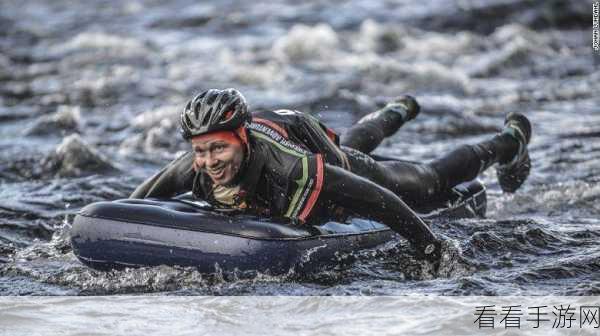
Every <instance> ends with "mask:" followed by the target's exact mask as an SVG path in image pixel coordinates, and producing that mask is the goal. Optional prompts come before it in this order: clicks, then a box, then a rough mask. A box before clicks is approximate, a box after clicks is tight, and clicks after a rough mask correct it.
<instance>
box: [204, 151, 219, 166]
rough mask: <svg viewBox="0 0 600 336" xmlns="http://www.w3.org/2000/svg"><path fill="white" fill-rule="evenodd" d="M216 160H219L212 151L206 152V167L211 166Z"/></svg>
mask: <svg viewBox="0 0 600 336" xmlns="http://www.w3.org/2000/svg"><path fill="white" fill-rule="evenodd" d="M218 162H219V160H218V159H217V157H216V156H215V155H214V154H213V153H210V152H209V153H207V154H206V166H207V167H212V166H214V165H216V164H217V163H218Z"/></svg>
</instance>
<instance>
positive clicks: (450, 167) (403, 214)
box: [131, 89, 531, 262]
mask: <svg viewBox="0 0 600 336" xmlns="http://www.w3.org/2000/svg"><path fill="white" fill-rule="evenodd" d="M418 113H419V105H418V104H417V102H416V101H415V100H414V99H413V98H412V97H409V96H403V97H399V98H397V99H395V100H394V101H392V102H390V103H388V104H387V105H386V106H385V107H384V108H383V109H381V110H378V111H376V112H373V113H371V114H369V115H367V116H366V117H365V118H363V119H361V120H360V121H359V122H358V123H357V124H356V125H354V126H353V127H352V128H350V130H349V131H348V132H347V133H346V134H345V135H344V137H343V138H342V139H341V140H340V139H339V137H338V136H337V135H336V134H335V132H333V131H332V130H331V129H329V128H328V127H326V126H325V125H323V124H321V123H320V122H319V121H317V120H316V119H315V118H313V117H312V116H310V115H307V114H304V113H301V112H297V111H290V110H277V111H261V112H256V113H253V114H251V113H250V112H249V111H248V105H247V103H246V100H245V98H244V97H243V96H242V94H241V93H240V92H239V91H237V90H235V89H226V90H217V89H211V90H208V91H205V92H203V93H201V94H199V95H197V96H196V97H194V98H193V99H191V100H190V101H189V102H188V103H187V105H186V106H185V108H184V110H183V111H182V113H181V128H182V134H183V137H184V139H186V140H188V141H191V144H192V149H193V151H190V152H188V153H186V154H185V155H183V156H181V157H179V158H178V159H176V160H175V161H173V162H172V163H170V164H169V165H168V166H167V167H165V168H164V169H163V170H162V171H160V172H159V173H158V174H156V175H154V176H153V177H151V178H150V179H148V180H147V181H145V182H144V183H143V184H142V185H140V186H139V187H138V188H137V189H136V190H135V191H134V192H133V194H132V195H131V197H132V198H146V197H158V198H161V197H172V196H174V195H176V194H179V193H183V192H187V191H189V190H192V191H193V194H194V196H195V197H197V198H200V199H203V200H206V201H207V202H209V203H211V204H212V205H214V206H215V207H217V208H227V209H232V208H233V209H239V210H242V211H246V212H250V213H253V214H257V215H260V216H269V217H276V218H286V219H288V220H289V221H290V222H291V224H292V225H303V224H305V223H310V224H318V223H320V222H323V221H326V220H330V219H338V220H343V218H344V217H345V216H349V215H353V216H359V217H363V218H368V219H373V220H376V221H379V222H381V223H383V224H385V225H387V226H389V227H390V228H391V229H393V230H394V231H396V232H398V233H399V234H401V235H402V236H404V237H405V238H406V239H408V241H409V242H410V243H411V245H412V246H413V247H414V248H415V250H416V254H417V255H418V256H421V257H424V258H426V259H428V260H430V261H433V262H436V261H438V260H439V257H440V244H441V242H440V241H439V240H438V239H437V238H436V236H435V235H434V234H433V232H432V231H431V230H430V229H429V227H428V226H427V225H426V224H425V223H424V222H423V221H422V220H421V219H420V218H419V217H418V216H417V215H416V214H415V212H414V211H413V210H412V209H411V207H418V206H419V205H420V204H421V205H422V204H426V203H427V202H429V201H431V200H432V199H434V198H435V197H436V195H439V194H440V193H441V192H444V191H447V190H448V189H450V188H452V187H454V186H456V185H458V184H460V183H462V182H466V181H470V180H472V179H474V178H475V177H476V176H477V175H478V174H479V173H481V172H482V171H484V170H485V169H487V168H488V167H490V166H491V165H493V164H495V163H499V166H498V170H497V172H498V178H499V182H500V186H501V187H502V189H503V190H504V191H506V192H513V191H515V190H516V189H517V188H519V187H520V186H521V184H522V183H523V182H524V181H525V179H526V178H527V176H528V174H529V169H530V161H529V154H528V151H527V144H528V143H529V139H530V137H531V126H530V124H529V121H528V120H527V118H526V117H525V116H523V115H521V114H517V113H511V114H509V115H508V116H507V118H506V121H505V127H504V130H503V131H502V132H501V133H499V134H497V135H495V136H494V137H492V138H491V139H489V140H486V141H483V142H481V143H478V144H475V145H466V146H462V147H460V148H458V149H456V150H455V151H453V152H450V153H448V154H446V155H444V156H442V157H441V158H439V159H437V160H434V161H432V162H429V163H409V162H399V161H384V162H378V161H376V160H374V159H373V158H372V157H371V156H369V153H370V151H372V150H373V149H375V148H376V147H377V145H379V144H380V143H381V141H383V139H384V138H385V137H388V136H390V135H392V134H394V133H395V132H396V131H397V130H398V129H399V128H400V126H402V124H404V123H405V122H407V121H409V120H412V119H413V118H415V117H416V116H417V114H418Z"/></svg>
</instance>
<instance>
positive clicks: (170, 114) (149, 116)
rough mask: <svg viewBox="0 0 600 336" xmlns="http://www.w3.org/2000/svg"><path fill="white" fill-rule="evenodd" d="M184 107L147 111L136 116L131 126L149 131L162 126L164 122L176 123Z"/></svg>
mask: <svg viewBox="0 0 600 336" xmlns="http://www.w3.org/2000/svg"><path fill="white" fill-rule="evenodd" d="M181 108H182V105H164V106H160V107H158V108H156V109H154V110H150V111H146V112H144V113H142V114H139V115H138V116H136V117H135V118H134V119H133V120H132V121H131V125H132V126H134V127H137V128H142V129H149V128H151V127H155V126H158V125H160V124H161V122H163V121H171V122H173V121H175V120H177V117H178V116H179V112H180V111H181Z"/></svg>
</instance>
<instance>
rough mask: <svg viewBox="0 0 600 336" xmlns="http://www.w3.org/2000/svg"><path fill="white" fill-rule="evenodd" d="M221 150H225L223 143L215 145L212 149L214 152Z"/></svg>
mask: <svg viewBox="0 0 600 336" xmlns="http://www.w3.org/2000/svg"><path fill="white" fill-rule="evenodd" d="M223 150H225V146H223V145H217V146H215V147H214V148H213V151H215V152H216V153H221V152H222V151H223Z"/></svg>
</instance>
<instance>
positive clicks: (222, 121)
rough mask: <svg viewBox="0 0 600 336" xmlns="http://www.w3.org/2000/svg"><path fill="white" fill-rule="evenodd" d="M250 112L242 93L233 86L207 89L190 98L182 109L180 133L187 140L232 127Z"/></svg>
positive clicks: (234, 128)
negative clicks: (222, 88) (232, 87)
mask: <svg viewBox="0 0 600 336" xmlns="http://www.w3.org/2000/svg"><path fill="white" fill-rule="evenodd" d="M251 120H252V116H251V115H250V113H249V112H248V105H247V104H246V99H245V98H244V96H243V95H242V94H241V93H240V92H239V91H238V90H236V89H225V90H218V89H210V90H207V91H204V92H202V93H201V94H199V95H197V96H196V97H194V98H192V99H191V100H190V101H189V102H188V103H187V104H186V105H185V108H184V109H183V111H182V112H181V133H182V136H183V138H184V139H186V140H189V139H191V138H192V137H194V136H196V135H202V134H206V133H210V132H215V131H225V130H229V131H233V130H236V129H237V128H239V127H240V126H242V125H244V123H247V122H248V123H249V122H250V121H251Z"/></svg>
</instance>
